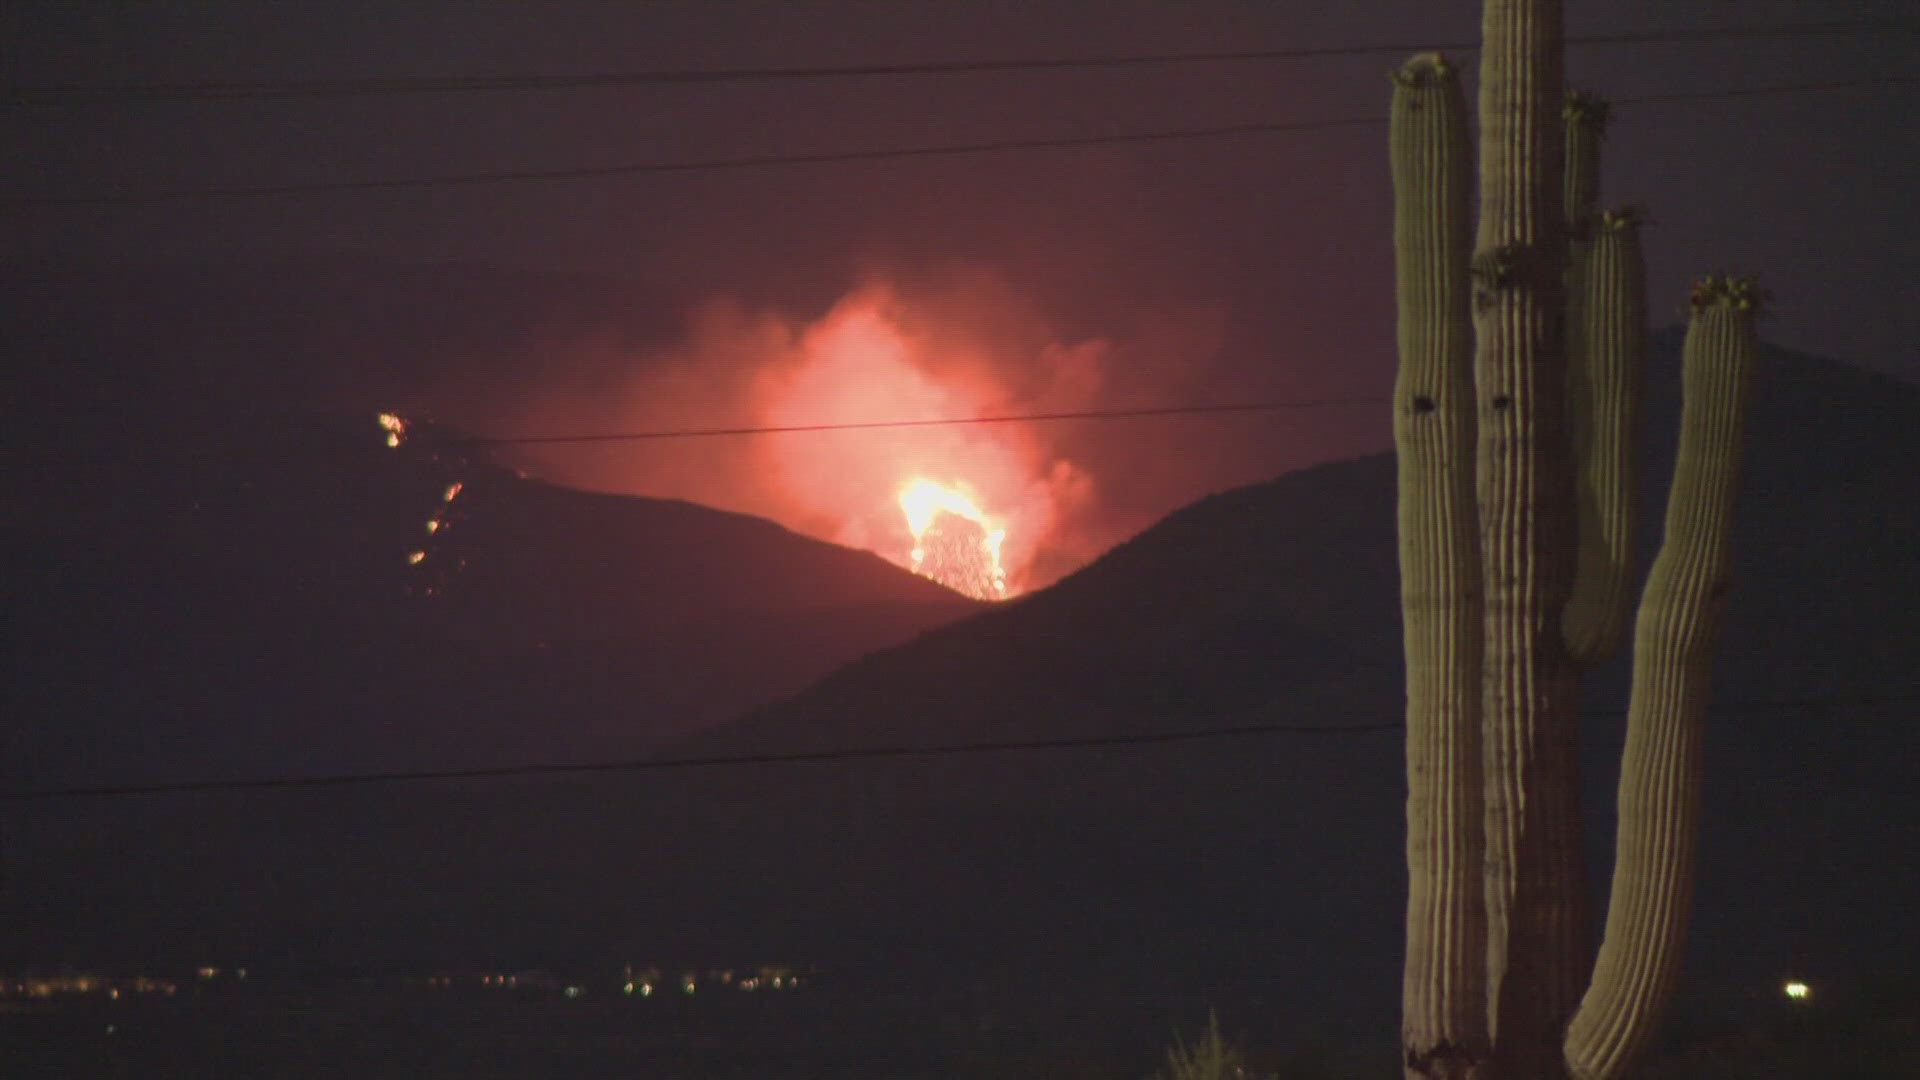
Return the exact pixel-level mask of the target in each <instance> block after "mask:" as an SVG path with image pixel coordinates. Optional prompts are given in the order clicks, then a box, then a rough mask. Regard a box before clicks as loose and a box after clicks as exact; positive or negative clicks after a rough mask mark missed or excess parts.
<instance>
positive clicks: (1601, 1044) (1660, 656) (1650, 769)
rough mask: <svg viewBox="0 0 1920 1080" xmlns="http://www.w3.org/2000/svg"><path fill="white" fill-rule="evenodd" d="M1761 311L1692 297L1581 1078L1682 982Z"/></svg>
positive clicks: (1741, 296) (1740, 283)
mask: <svg viewBox="0 0 1920 1080" xmlns="http://www.w3.org/2000/svg"><path fill="white" fill-rule="evenodd" d="M1760 302H1761V294H1760V292H1759V290H1758V289H1757V288H1756V287H1755V286H1754V284H1753V282H1752V281H1751V280H1748V279H1743V278H1732V277H1713V278H1707V279H1704V280H1703V281H1702V282H1701V283H1700V284H1698V285H1696V286H1695V288H1694V293H1693V303H1692V308H1693V313H1692V317H1691V319H1690V320H1689V322H1688V327H1687V337H1686V343H1685V345H1684V346H1683V349H1682V357H1681V380H1682V386H1683V393H1684V400H1683V404H1682V407H1681V408H1682V411H1681V418H1680V444H1679V452H1678V456H1677V458H1676V463H1675V465H1674V471H1673V484H1672V487H1671V488H1670V489H1669V492H1668V496H1667V519H1666V534H1665V538H1664V539H1663V540H1662V542H1661V545H1660V553H1659V555H1658V556H1657V557H1656V558H1655V559H1654V564H1653V570H1652V573H1651V574H1650V575H1649V576H1648V579H1647V586H1646V592H1645V594H1644V595H1643V596H1642V599H1641V601H1640V614H1639V618H1638V621H1637V623H1636V625H1635V628H1634V639H1633V689H1632V691H1631V695H1630V697H1629V702H1628V707H1627V741H1626V748H1625V750H1624V752H1623V754H1622V760H1621V768H1620V797H1619V835H1618V838H1617V840H1616V843H1615V856H1614V860H1615V861H1614V872H1613V887H1612V894H1611V899H1610V900H1609V902H1608V905H1607V927H1606V935H1605V938H1604V939H1603V941H1602V942H1601V945H1600V955H1599V959H1598V960H1597V961H1596V963H1595V965H1594V972H1593V982H1592V985H1591V986H1590V987H1589V988H1588V990H1587V994H1586V997H1585V998H1584V999H1583V1000H1582V1001H1581V1003H1580V1008H1579V1011H1578V1012H1577V1013H1576V1014H1575V1015H1574V1018H1573V1021H1572V1023H1571V1025H1570V1026H1569V1028H1568V1032H1567V1041H1566V1058H1567V1064H1568V1066H1569V1068H1570V1069H1571V1071H1572V1073H1573V1075H1574V1076H1576V1077H1579V1078H1581V1080H1613V1078H1615V1077H1618V1076H1621V1075H1623V1074H1624V1072H1625V1071H1626V1068H1627V1066H1628V1065H1629V1064H1630V1063H1631V1062H1632V1060H1633V1058H1634V1056H1635V1054H1636V1053H1638V1051H1639V1050H1641V1049H1642V1048H1643V1047H1644V1046H1645V1045H1646V1043H1647V1040H1648V1039H1649V1038H1650V1037H1651V1035H1652V1034H1653V1031H1654V1028H1655V1024H1656V1022H1657V1020H1658V1018H1659V1015H1660V1013H1661V1011H1662V1009H1663V1008H1664V1007H1665V1004H1666V1001H1667V999H1668V998H1669V997H1670V996H1671V994H1672V992H1673V986H1674V983H1675V981H1676V978H1677V975H1678V972H1679V967H1680V957H1681V951H1682V944H1683V941H1684V937H1685V934H1686V924H1687V914H1688V908H1689V906H1690V904H1691V900H1692V894H1693V863H1694V859H1693V846H1694V838H1695V835H1696V833H1697V830H1698V822H1699V812H1700V772H1701V740H1702V734H1703V729H1704V727H1705V718H1706V707H1707V693H1708V680H1709V675H1710V674H1711V667H1712V661H1713V651H1714V645H1715V641H1716V639H1717V637H1718V635H1719V628H1720V616H1721V612H1722V610H1723V609H1724V607H1725V603H1726V591H1727V577H1728V573H1729V570H1730V567H1729V556H1728V547H1729V538H1730V536H1731V533H1732V519H1733V508H1734V499H1735V494H1736V489H1737V486H1738V483H1739V473H1740V445H1741V441H1742V428H1743V426H1744V417H1745V414H1746V401H1747V395H1748V387H1749V383H1750V382H1751V377H1752V370H1753V355H1754V349H1755V346H1754V333H1753V322H1754V317H1755V313H1756V308H1757V307H1758V305H1759V303H1760Z"/></svg>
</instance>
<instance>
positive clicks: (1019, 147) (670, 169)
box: [0, 76, 1920, 210]
mask: <svg viewBox="0 0 1920 1080" xmlns="http://www.w3.org/2000/svg"><path fill="white" fill-rule="evenodd" d="M1916 83H1920V76H1887V77H1882V78H1870V79H1856V80H1849V81H1839V82H1820V83H1797V84H1791V85H1779V86H1758V87H1746V88H1741V89H1736V90H1707V91H1681V92H1675V93H1667V94H1647V95H1640V96H1635V97H1625V98H1618V99H1615V100H1614V102H1613V104H1614V105H1616V106H1621V105H1624V106H1633V105H1647V104H1665V103H1678V102H1689V101H1707V100H1714V99H1721V98H1726V99H1732V98H1746V97H1763V96H1769V95H1779V94H1798V93H1816V92H1823V91H1832V90H1851V89H1865V88H1869V87H1878V86H1905V85H1913V84H1916ZM1386 122H1387V118H1386V117H1385V116H1381V115H1374V116H1355V117H1342V118H1337V119H1326V120H1298V121H1284V122H1274V123H1242V124H1223V125H1219V126H1215V127H1188V128H1171V129H1164V130H1160V131H1140V132H1126V133H1117V134H1109V135H1069V136H1046V137H1039V138H1030V139H993V140H987V141H983V142H972V143H946V144H942V145H938V146H914V147H894V148H888V149H880V150H838V151H823V152H820V153H808V154H749V155H743V156H740V157H732V158H715V159H708V160H704V161H665V162H639V163H632V164H624V165H598V166H582V167H576V168H565V169H516V170H504V171H498V172H479V173H447V174H441V175H438V176H415V177H388V178H380V179H372V180H341V181H314V182H307V183H291V184H262V185H256V186H244V187H227V188H176V189H172V190H162V191H149V192H121V193H116V194H107V195H49V196H29V197H26V198H11V199H4V200H0V208H6V209H15V210H24V209H41V208H49V207H56V206H105V205H140V204H153V203H168V202H183V201H186V202H191V201H222V200H229V199H261V198H274V197H279V196H289V195H313V194H322V193H331V192H356V191H390V190H397V189H404V188H431V187H456V186H471V185H479V184H501V183H522V182H542V181H574V180H602V179H613V178H619V177H633V176H658V175H664V174H668V173H690V172H716V171H723V170H731V169H752V168H766V167H772V166H783V165H825V164H844V163H851V162H863V161H892V160H904V159H909V158H924V157H950V156H955V155H961V154H986V153H1007V152H1019V151H1034V150H1077V149H1087V148H1091V147H1099V146H1120V145H1128V144H1142V143H1154V142H1168V141H1174V140H1185V139H1201V138H1219V137H1223V136H1234V135H1267V134H1280V133H1293V132H1305V131H1327V130H1333V129H1338V128H1351V127H1369V126H1375V125H1379V124H1385V123H1386Z"/></svg>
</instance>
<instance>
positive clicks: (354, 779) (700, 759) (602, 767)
mask: <svg viewBox="0 0 1920 1080" xmlns="http://www.w3.org/2000/svg"><path fill="white" fill-rule="evenodd" d="M1913 701H1920V695H1910V694H1902V695H1868V696H1858V697H1817V698H1796V699H1781V700H1774V701H1730V702H1723V703H1719V704H1714V705H1710V706H1708V711H1709V712H1713V713H1719V714H1726V713H1747V714H1751V713H1757V712H1763V711H1800V710H1805V709H1814V708H1834V707H1844V706H1850V705H1872V704H1893V703H1908V702H1913ZM1582 715H1583V716H1586V717H1589V718H1591V717H1602V716H1623V715H1625V710H1622V709H1609V710H1589V711H1586V712H1584V713H1583V714H1582ZM1404 727H1405V724H1403V723H1401V722H1400V721H1397V720H1396V721H1374V722H1366V723H1357V724H1277V723H1268V724H1234V725H1228V726H1222V727H1212V728H1195V729H1191V730H1187V731H1157V732H1146V733H1140V734H1133V735H1087V736H1076V737H1070V738H1059V739H1007V740H996V741H983V742H965V743H936V744H932V745H926V746H913V745H894V746H867V747H850V748H845V749H839V750H795V751H777V752H769V753H739V754H710V755H701V756H694V757H679V758H634V759H628V760H623V761H595V762H571V763H547V764H533V765H501V766H493V767H488V768H472V769H427V770H407V771H393V772H368V773H332V774H325V775H317V776H277V777H257V778H252V779H239V780H177V781H161V782H156V783H147V784H114V785H102V786H97V787H66V788H42V789H39V790H29V791H6V792H0V802H50V801H55V800H61V799H78V798H107V797H120V796H132V795H179V794H191V793H208V792H224V791H260V790H284V789H288V788H327V787H348V786H358V785H365V784H392V783H416V782H427V781H435V780H508V779H524V778H529V777H542V776H570V775H581V774H587V773H616V772H651V771H657V770H663V769H694V768H723V767H736V766H743V765H802V764H830V763H834V762H847V761H867V760H875V759H881V758H905V757H948V756H957V755H971V754H1002V753H1027V752H1035V751H1048V750H1102V749H1117V748H1124V747H1135V746H1165V745H1170V744H1174V743H1184V742H1198V741H1203V740H1208V739H1224V738H1239V737H1246V736H1253V735H1276V734H1287V735H1377V734H1381V733H1383V732H1389V731H1399V730H1402V729H1403V728H1404Z"/></svg>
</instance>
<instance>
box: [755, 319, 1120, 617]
mask: <svg viewBox="0 0 1920 1080" xmlns="http://www.w3.org/2000/svg"><path fill="white" fill-rule="evenodd" d="M1008 366H1009V365H1008V363H1007V362H1006V360H1005V359H1004V358H1002V357H999V356H997V355H994V354H993V353H992V351H991V350H990V349H989V348H988V347H987V346H985V345H981V344H976V343H972V342H971V341H969V340H968V339H966V338H965V337H964V336H955V333H954V332H951V331H949V330H947V329H945V328H942V327H936V326H933V325H932V324H931V323H930V322H929V321H928V320H927V318H926V317H925V315H924V314H921V313H916V312H914V311H910V310H908V307H907V305H906V304H905V303H904V302H903V301H901V300H900V299H899V298H898V297H897V296H895V295H894V294H893V293H892V292H891V291H890V290H887V289H884V288H878V287H876V288H870V289H865V290H861V291H858V292H855V293H853V294H852V295H850V296H848V297H847V298H845V299H843V300H842V301H841V302H840V303H839V304H838V305H836V306H835V307H834V308H833V309H832V310H831V311H829V312H828V313H827V314H826V315H825V316H824V317H822V318H821V319H820V320H819V321H818V322H816V323H813V324H812V325H810V326H808V327H806V328H805V329H804V331H803V332H801V333H799V334H798V338H797V340H793V341H791V342H789V343H787V345H786V348H785V350H784V355H783V357H782V360H781V361H780V362H778V363H770V364H764V365H763V366H761V368H760V369H759V371H758V372H757V375H756V379H755V385H754V387H753V391H752V397H753V398H754V399H755V400H756V402H757V404H758V408H757V410H756V411H757V413H758V416H757V419H758V420H759V422H761V423H764V424H767V425H769V426H776V427H778V426H789V425H818V424H838V423H849V424H858V423H863V422H871V421H876V420H882V421H891V420H907V421H915V420H967V419H972V418H976V417H985V416H994V415H1004V414H1006V413H1009V412H1017V411H1019V410H1020V409H1021V408H1022V407H1023V402H1022V401H1021V399H1020V398H1019V397H1018V396H1017V394H1016V393H1015V391H1014V390H1013V389H1011V388H1010V386H1009V385H1008V381H1007V379H1006V378H1005V377H1004V375H1003V374H1002V372H1003V371H1004V370H1005V369H1006V368H1007V367H1008ZM758 452H759V453H760V454H761V455H762V457H761V460H762V461H763V462H764V463H765V465H764V467H763V469H762V474H763V475H764V476H766V477H767V478H768V479H770V480H771V481H772V484H773V487H774V488H775V491H776V493H777V495H778V497H779V498H780V499H781V501H783V502H786V503H788V504H789V505H790V506H791V507H792V508H791V509H789V510H788V511H786V512H785V513H783V514H782V515H781V516H782V517H785V518H787V519H788V520H791V521H795V523H796V525H797V526H798V527H799V528H800V529H801V531H804V532H811V533H814V534H815V535H819V536H822V537H823V538H825V539H830V540H833V541H835V542H837V543H840V544H845V545H847V546H848V547H858V548H865V549H867V550H869V551H874V552H877V553H878V554H880V555H882V556H884V557H885V558H887V559H889V560H890V561H892V562H894V563H895V564H897V565H899V566H901V567H904V568H906V569H908V570H912V571H914V572H915V573H918V574H921V575H922V576H925V577H928V578H931V579H933V580H935V581H938V582H940V583H941V584H943V585H946V586H947V587H948V588H951V589H953V590H955V591H957V592H960V593H964V594H966V595H968V596H972V597H975V598H977V599H982V600H1000V599H1005V598H1007V597H1009V596H1014V595H1018V594H1019V592H1020V591H1021V590H1022V589H1023V588H1024V587H1025V586H1026V584H1027V580H1026V571H1027V569H1028V567H1029V566H1030V565H1031V564H1032V562H1033V559H1034V557H1035V555H1037V554H1038V552H1039V548H1040V545H1041V543H1042V542H1043V541H1044V540H1046V539H1047V537H1048V536H1049V535H1050V534H1051V533H1052V532H1053V530H1054V529H1055V528H1056V526H1057V525H1058V524H1059V522H1060V520H1061V519H1062V517H1064V516H1065V515H1066V514H1067V513H1069V512H1071V511H1072V510H1073V509H1076V508H1077V506H1078V504H1079V503H1080V502H1081V501H1083V500H1084V499H1085V497H1086V495H1087V485H1088V481H1087V478H1086V476H1085V474H1084V473H1082V472H1081V471H1080V470H1079V469H1078V468H1077V467H1075V466H1074V465H1073V464H1072V463H1071V462H1068V461H1066V460H1063V459H1057V458H1054V457H1053V456H1052V454H1051V453H1050V451H1049V450H1048V448H1047V447H1046V445H1045V444H1043V443H1042V442H1041V441H1040V437H1039V435H1038V433H1037V432H1036V431H1035V430H1034V429H1033V428H1032V427H1030V426H1028V425H1022V424H998V423H989V424H956V425H939V426H921V427H912V426H909V427H897V428H875V429H868V430H850V431H812V432H795V433H790V434H780V435H774V436H770V437H768V438H767V439H764V440H761V442H760V443H759V445H758ZM796 519H797V520H796Z"/></svg>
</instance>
